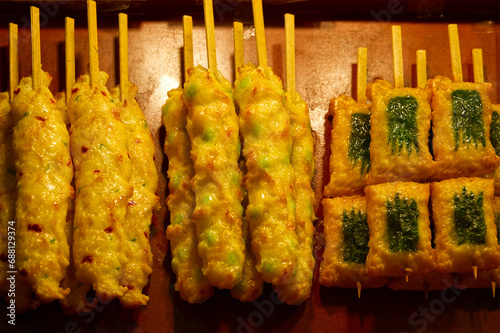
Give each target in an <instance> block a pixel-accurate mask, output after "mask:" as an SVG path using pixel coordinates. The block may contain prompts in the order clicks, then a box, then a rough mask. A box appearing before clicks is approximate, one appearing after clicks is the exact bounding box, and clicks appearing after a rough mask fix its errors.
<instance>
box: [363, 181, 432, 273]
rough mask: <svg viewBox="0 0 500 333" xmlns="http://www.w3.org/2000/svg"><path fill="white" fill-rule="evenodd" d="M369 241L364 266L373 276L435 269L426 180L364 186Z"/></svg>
mask: <svg viewBox="0 0 500 333" xmlns="http://www.w3.org/2000/svg"><path fill="white" fill-rule="evenodd" d="M365 194H366V206H367V209H366V211H367V215H368V226H369V232H370V241H369V242H368V247H369V248H370V250H369V251H368V257H367V258H366V270H367V272H368V275H372V276H389V277H397V276H408V277H409V279H408V280H409V281H410V280H411V279H412V276H413V275H422V274H427V273H429V272H432V271H433V270H435V262H436V253H435V251H434V249H433V248H432V245H431V238H432V235H431V230H430V219H429V210H428V204H429V184H420V183H415V182H395V183H384V184H378V185H371V186H367V187H366V188H365Z"/></svg>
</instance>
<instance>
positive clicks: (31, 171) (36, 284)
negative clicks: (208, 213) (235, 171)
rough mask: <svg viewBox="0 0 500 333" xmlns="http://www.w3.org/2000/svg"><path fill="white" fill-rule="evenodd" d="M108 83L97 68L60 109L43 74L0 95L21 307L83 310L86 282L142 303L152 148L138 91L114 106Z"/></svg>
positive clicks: (108, 295) (5, 213) (104, 293)
mask: <svg viewBox="0 0 500 333" xmlns="http://www.w3.org/2000/svg"><path fill="white" fill-rule="evenodd" d="M106 80H107V75H106V74H105V73H104V72H101V73H100V77H99V79H98V83H96V84H95V86H94V87H92V85H91V84H90V81H89V76H88V75H83V76H82V77H80V78H79V80H78V82H77V83H76V84H75V85H74V87H73V90H72V96H71V98H70V99H69V103H68V104H67V106H66V103H65V96H64V95H60V96H59V98H57V99H56V98H55V97H54V96H53V95H52V93H51V92H50V90H49V89H48V86H49V84H50V81H51V77H50V75H49V74H48V73H46V72H43V71H42V72H41V82H40V83H41V84H40V87H39V88H38V89H35V88H34V86H33V78H32V77H27V78H23V79H22V80H21V82H20V84H19V86H18V87H17V89H16V90H15V91H14V98H13V99H12V102H10V103H9V101H8V94H5V96H4V95H2V97H5V98H2V111H3V112H2V118H1V126H2V127H5V128H4V129H5V131H2V145H1V146H2V151H1V160H2V164H3V165H2V166H5V168H2V170H6V173H5V174H2V178H1V179H2V193H1V196H0V197H1V200H2V201H1V202H2V204H1V205H2V225H5V226H9V225H10V224H8V223H7V221H15V222H13V223H15V230H16V261H15V265H16V266H15V268H16V270H17V271H18V276H17V278H16V280H17V282H18V288H17V296H18V297H16V307H17V311H18V312H23V311H26V310H29V309H35V308H37V307H38V306H40V305H42V304H45V303H49V302H52V301H54V300H60V302H61V305H62V307H63V309H64V310H65V311H66V312H68V313H75V312H79V311H86V310H88V309H89V307H90V306H91V304H90V303H92V301H91V300H88V299H87V292H88V291H89V290H90V289H91V287H92V288H93V289H94V291H95V294H96V296H97V297H98V298H99V299H101V300H103V301H108V300H111V299H113V298H115V297H117V298H119V299H120V301H121V303H122V304H123V305H124V306H125V307H134V306H138V305H141V304H146V303H147V300H148V297H147V296H145V295H143V294H142V289H143V287H145V286H146V284H147V283H148V277H149V274H150V273H151V265H152V254H151V251H150V245H149V239H148V238H149V225H150V223H151V214H152V211H153V209H154V207H156V206H157V204H158V197H157V196H156V195H155V191H156V188H157V183H158V182H157V172H156V167H155V164H154V161H153V157H154V144H153V140H152V136H151V134H150V133H149V129H148V127H147V124H146V122H145V118H144V115H143V114H142V111H141V110H140V109H139V107H138V105H137V102H136V101H135V94H136V92H137V88H135V87H134V86H132V85H131V86H130V88H129V94H128V95H127V97H126V99H125V100H123V101H122V102H120V101H119V98H120V97H119V96H120V92H119V89H114V90H113V91H112V92H111V93H110V92H109V91H108V90H107V89H106V87H105V83H106ZM68 127H69V130H68ZM11 161H12V162H11ZM9 163H10V164H9ZM73 181H74V184H75V188H76V191H75V190H73V187H72V182H73ZM4 184H5V187H4V186H3V185H4ZM4 189H5V190H7V192H4ZM11 227H13V229H14V225H12V226H11ZM2 245H5V244H2ZM2 250H4V249H2ZM2 256H3V255H2ZM7 258H8V256H7ZM5 263H6V264H7V263H8V261H6V262H5ZM6 268H7V267H6ZM9 270H11V271H12V270H14V269H12V267H11V268H10V269H5V270H2V272H7V271H9ZM2 281H6V280H2ZM2 288H3V289H2V294H3V293H5V292H6V290H7V286H5V285H2Z"/></svg>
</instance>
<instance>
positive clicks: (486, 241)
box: [319, 177, 500, 292]
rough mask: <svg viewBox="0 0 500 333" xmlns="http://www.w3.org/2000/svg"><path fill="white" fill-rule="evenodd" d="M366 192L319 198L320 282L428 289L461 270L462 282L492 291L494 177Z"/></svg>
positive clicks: (497, 262)
mask: <svg viewBox="0 0 500 333" xmlns="http://www.w3.org/2000/svg"><path fill="white" fill-rule="evenodd" d="M364 192H365V196H361V195H354V196H343V197H336V198H325V199H323V210H324V224H323V225H324V235H325V242H326V245H325V251H324V255H323V257H324V260H323V261H322V263H321V267H320V277H319V282H320V284H321V285H323V286H327V287H345V288H358V291H359V292H360V291H361V288H377V287H381V286H384V285H387V286H388V287H389V288H392V289H396V290H399V289H404V290H424V291H430V290H440V289H446V288H448V287H450V286H451V284H450V283H452V281H454V275H452V274H455V273H461V275H460V281H461V282H460V283H461V284H462V285H465V286H468V285H470V286H471V287H482V288H485V287H489V286H492V287H493V290H494V289H495V286H498V283H500V281H499V279H500V274H499V269H498V268H499V266H500V242H499V238H498V233H499V231H500V229H499V225H498V224H499V217H500V198H498V197H494V185H493V180H491V179H484V178H477V177H471V178H465V177H461V178H455V179H449V180H443V181H439V182H432V183H426V184H422V183H416V182H394V183H383V184H377V185H369V186H367V187H366V188H365V190H364ZM429 200H430V205H429ZM476 278H477V280H476Z"/></svg>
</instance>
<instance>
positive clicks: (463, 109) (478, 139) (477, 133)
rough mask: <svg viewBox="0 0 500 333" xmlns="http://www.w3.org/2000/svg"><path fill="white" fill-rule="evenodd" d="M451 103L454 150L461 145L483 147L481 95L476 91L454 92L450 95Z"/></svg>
mask: <svg viewBox="0 0 500 333" xmlns="http://www.w3.org/2000/svg"><path fill="white" fill-rule="evenodd" d="M451 102H452V108H453V109H452V111H453V112H452V122H453V136H454V138H455V150H458V147H459V145H460V144H461V143H465V144H470V143H473V144H474V145H475V146H476V147H477V146H478V144H482V145H483V147H485V146H486V139H485V137H484V122H483V117H482V114H483V103H482V102H481V94H480V93H479V92H478V91H476V90H462V89H460V90H455V91H454V92H452V93H451Z"/></svg>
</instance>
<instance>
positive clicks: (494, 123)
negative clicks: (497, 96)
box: [490, 111, 500, 156]
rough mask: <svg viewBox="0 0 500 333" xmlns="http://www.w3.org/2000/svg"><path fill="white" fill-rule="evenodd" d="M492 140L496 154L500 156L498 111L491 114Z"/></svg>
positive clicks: (499, 120)
mask: <svg viewBox="0 0 500 333" xmlns="http://www.w3.org/2000/svg"><path fill="white" fill-rule="evenodd" d="M490 140H491V144H492V145H493V148H495V153H496V154H497V155H498V156H500V116H499V115H498V112H496V111H495V112H493V113H492V114H491V127H490Z"/></svg>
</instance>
